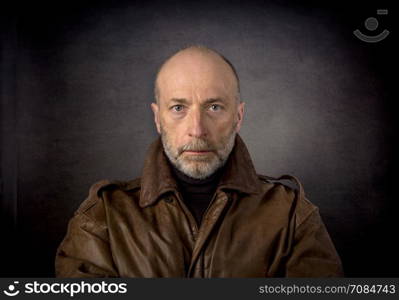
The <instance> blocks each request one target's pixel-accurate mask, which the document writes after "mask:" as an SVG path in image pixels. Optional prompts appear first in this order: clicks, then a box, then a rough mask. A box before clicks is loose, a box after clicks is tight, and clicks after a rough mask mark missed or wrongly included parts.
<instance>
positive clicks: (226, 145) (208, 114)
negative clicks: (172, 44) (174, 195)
mask: <svg viewBox="0 0 399 300" xmlns="http://www.w3.org/2000/svg"><path fill="white" fill-rule="evenodd" d="M158 89H159V102H158V104H155V103H152V105H151V106H152V109H153V111H154V116H155V123H156V125H157V130H158V132H159V133H160V134H161V138H162V143H163V146H164V149H165V153H166V155H167V156H168V158H169V160H170V161H171V163H172V164H173V165H174V166H175V167H176V168H177V169H179V170H180V171H182V172H183V173H184V174H186V175H187V176H190V177H192V178H197V179H203V178H206V177H208V176H210V175H211V174H213V173H214V172H215V171H216V170H217V169H218V168H220V167H221V166H223V164H224V163H225V162H226V160H227V158H228V156H229V154H230V152H231V150H232V148H233V146H234V140H235V136H236V134H237V132H238V131H239V129H240V126H241V121H242V117H243V109H244V103H240V104H239V103H238V102H237V100H236V98H235V97H236V95H237V94H236V89H237V86H236V81H235V77H234V75H233V73H232V71H231V69H230V68H229V67H228V65H227V64H226V63H225V62H224V61H223V60H222V59H221V58H220V57H218V56H216V55H214V54H212V53H211V54H209V53H198V52H195V51H194V53H190V51H188V53H182V54H180V55H179V54H178V55H177V56H175V57H173V58H172V59H171V60H170V61H168V62H167V64H166V65H165V66H164V67H163V69H162V70H161V72H160V74H159V77H158Z"/></svg>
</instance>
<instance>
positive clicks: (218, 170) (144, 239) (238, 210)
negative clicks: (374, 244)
mask: <svg viewBox="0 0 399 300" xmlns="http://www.w3.org/2000/svg"><path fill="white" fill-rule="evenodd" d="M155 97H156V103H152V104H151V107H152V110H153V112H154V119H155V124H156V127H157V130H158V133H159V134H160V137H159V138H158V139H157V140H156V141H155V142H154V143H153V144H152V145H151V147H150V149H149V152H148V154H147V157H146V160H145V163H144V168H143V173H142V177H141V178H137V179H135V180H132V181H129V182H116V181H115V182H110V181H101V182H99V183H96V184H94V185H93V186H92V187H91V189H90V192H89V196H88V198H87V199H86V200H85V201H84V202H83V203H82V204H81V206H80V207H79V209H78V210H77V211H76V213H75V215H74V217H73V218H72V219H71V221H70V222H69V226H68V232H67V235H66V237H65V238H64V240H63V241H62V243H61V245H60V246H59V248H58V250H57V254H56V275H57V276H58V277H103V276H104V277H108V276H110V277H111V276H112V277H113V276H120V277H275V276H278V277H284V276H287V277H288V276H290V277H327V276H342V274H343V273H342V267H341V262H340V259H339V256H338V255H337V253H336V250H335V248H334V246H333V244H332V242H331V239H330V237H329V235H328V233H327V231H326V228H325V226H324V224H323V222H322V220H321V219H320V215H319V213H318V209H317V207H315V206H314V205H313V204H311V203H310V202H309V201H308V200H307V199H305V197H304V192H303V189H302V187H301V184H300V183H299V182H298V181H297V180H296V179H295V178H294V177H292V176H288V175H285V176H282V177H280V178H279V179H277V180H274V179H273V178H271V177H267V176H263V175H258V174H256V171H255V168H254V166H253V164H252V161H251V158H250V155H249V153H248V150H247V148H246V146H245V144H244V142H243V140H242V139H241V138H240V136H239V135H238V134H237V133H238V131H239V130H240V127H241V124H242V120H243V116H244V102H242V101H241V100H240V95H239V80H238V76H237V74H236V72H235V70H234V68H233V66H232V65H231V64H230V63H229V62H228V61H227V60H226V59H225V58H224V57H223V56H221V55H220V54H218V53H217V52H215V51H213V50H211V49H208V48H205V47H201V46H195V47H188V48H186V49H183V50H181V51H179V52H177V53H176V54H175V55H173V56H172V57H171V58H169V59H168V60H167V61H166V62H165V63H164V64H163V65H162V67H161V68H160V70H159V72H158V74H157V78H156V82H155ZM283 179H289V180H292V181H293V182H294V183H295V184H296V185H297V187H298V189H297V190H294V189H291V188H289V187H287V186H285V185H283V184H282V183H281V182H279V181H280V180H283Z"/></svg>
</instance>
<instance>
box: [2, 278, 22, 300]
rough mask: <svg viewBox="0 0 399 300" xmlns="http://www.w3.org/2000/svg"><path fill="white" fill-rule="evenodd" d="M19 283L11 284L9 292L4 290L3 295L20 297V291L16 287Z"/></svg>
mask: <svg viewBox="0 0 399 300" xmlns="http://www.w3.org/2000/svg"><path fill="white" fill-rule="evenodd" d="M18 283H19V281H14V284H10V285H9V286H8V290H4V291H3V293H4V294H6V295H7V296H10V297H13V296H16V295H18V294H19V291H18V290H17V289H16V287H15V285H17V284H18Z"/></svg>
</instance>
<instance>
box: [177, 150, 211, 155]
mask: <svg viewBox="0 0 399 300" xmlns="http://www.w3.org/2000/svg"><path fill="white" fill-rule="evenodd" d="M184 152H185V153H187V154H192V155H205V154H209V153H211V152H212V151H209V150H200V151H193V150H186V151H184Z"/></svg>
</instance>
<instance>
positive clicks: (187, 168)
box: [161, 126, 237, 179]
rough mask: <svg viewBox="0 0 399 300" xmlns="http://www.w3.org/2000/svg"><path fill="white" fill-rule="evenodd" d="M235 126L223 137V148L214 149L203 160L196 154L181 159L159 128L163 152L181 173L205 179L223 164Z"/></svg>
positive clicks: (230, 146)
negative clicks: (211, 153) (212, 152)
mask: <svg viewBox="0 0 399 300" xmlns="http://www.w3.org/2000/svg"><path fill="white" fill-rule="evenodd" d="M235 127H236V126H233V128H232V130H231V131H230V133H229V135H228V136H227V138H225V139H224V140H225V141H224V143H223V144H224V146H223V148H222V149H217V151H215V152H216V153H215V152H214V154H213V155H212V158H211V159H210V160H209V159H207V160H204V158H202V157H196V156H193V157H190V158H188V157H186V159H183V157H182V156H181V155H180V154H178V153H175V151H174V150H173V148H172V147H171V145H170V144H169V139H168V137H167V134H166V133H165V132H164V131H163V130H161V139H162V144H163V148H164V151H165V154H166V156H167V157H168V159H169V161H170V162H171V163H172V165H173V166H174V167H175V168H176V169H178V170H179V171H180V172H182V173H183V174H185V175H187V176H189V177H191V178H194V179H205V178H207V177H209V176H211V175H212V174H214V173H215V172H216V171H217V170H218V169H219V168H221V167H223V166H224V165H225V163H226V161H227V159H228V158H229V155H230V153H231V151H232V150H233V147H234V142H235V137H236V134H237V133H236V132H235V130H234V129H235ZM205 143H206V142H205ZM200 144H202V145H203V144H204V142H202V143H201V142H200ZM215 154H216V155H215Z"/></svg>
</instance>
